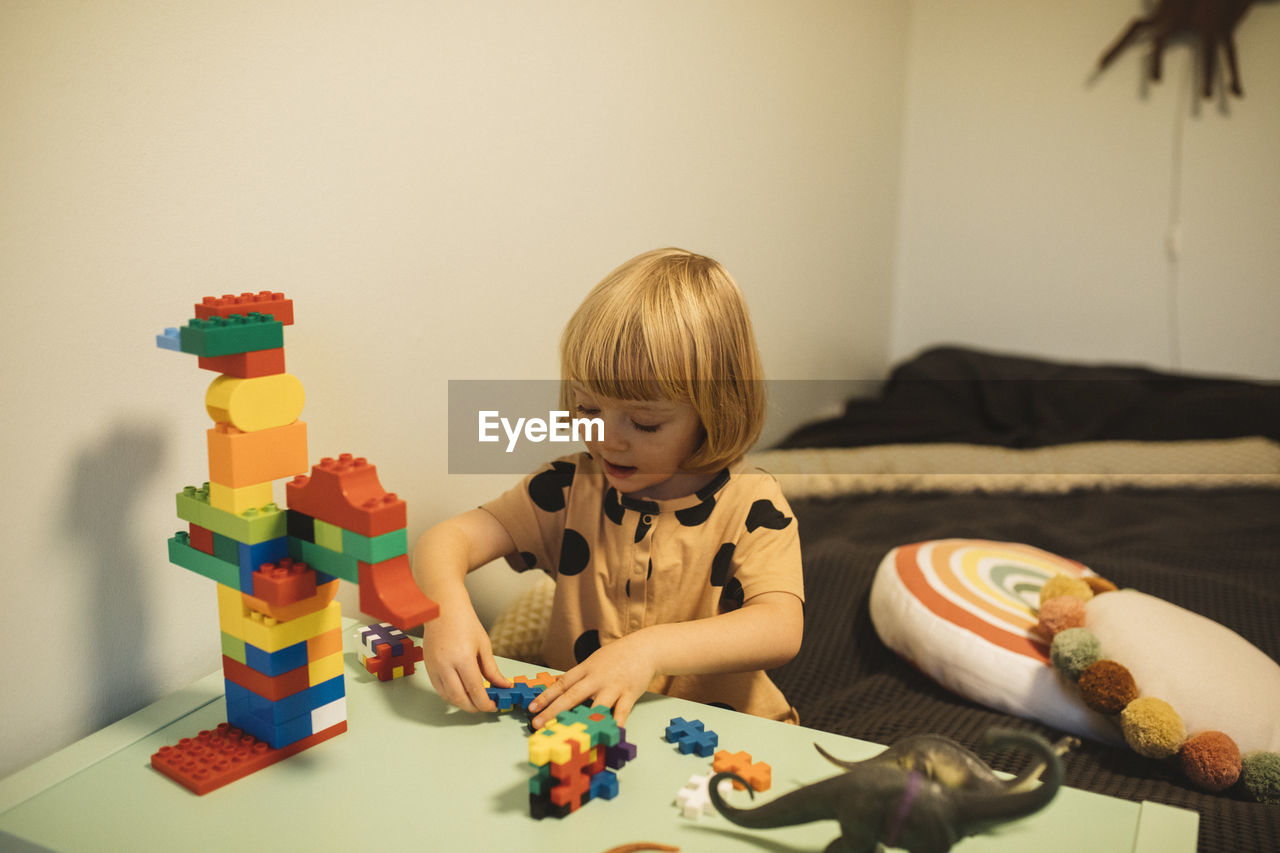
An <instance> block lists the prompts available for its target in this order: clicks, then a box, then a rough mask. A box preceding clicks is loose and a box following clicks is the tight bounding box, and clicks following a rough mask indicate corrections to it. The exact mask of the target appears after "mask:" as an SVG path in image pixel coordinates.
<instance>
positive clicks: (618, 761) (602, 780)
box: [529, 705, 636, 819]
mask: <svg viewBox="0 0 1280 853" xmlns="http://www.w3.org/2000/svg"><path fill="white" fill-rule="evenodd" d="M635 755H636V748H635V746H634V745H633V744H630V743H628V742H627V737H626V730H625V729H623V728H621V727H619V726H618V724H617V722H616V721H615V720H614V719H613V714H612V713H610V711H609V709H608V708H605V707H600V706H597V707H594V708H592V707H588V706H587V705H579V706H578V707H577V708H574V709H573V710H572V711H563V712H561V713H560V714H557V715H556V719H555V721H553V722H551V723H549V724H548V725H547V726H545V727H543V728H541V729H539V730H538V731H536V732H534V733H533V735H532V736H530V738H529V763H530V764H532V765H533V766H534V767H535V768H537V772H536V773H535V774H534V776H533V778H532V779H530V780H529V813H530V815H532V816H533V817H534V818H537V819H542V818H544V817H556V818H562V817H565V816H566V815H568V814H570V813H571V812H574V811H577V810H578V809H579V808H580V807H581V806H583V805H585V804H586V803H588V802H590V801H591V800H593V799H596V798H600V799H605V800H611V799H613V798H614V797H616V796H617V795H618V777H617V775H616V773H614V771H615V770H620V769H621V768H622V767H623V766H624V765H625V764H626V763H627V762H628V761H630V760H631V759H633V758H635Z"/></svg>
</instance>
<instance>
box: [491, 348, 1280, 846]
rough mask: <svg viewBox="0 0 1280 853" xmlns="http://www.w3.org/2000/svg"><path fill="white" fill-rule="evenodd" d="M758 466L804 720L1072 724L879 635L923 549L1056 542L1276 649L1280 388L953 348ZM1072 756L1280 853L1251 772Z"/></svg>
mask: <svg viewBox="0 0 1280 853" xmlns="http://www.w3.org/2000/svg"><path fill="white" fill-rule="evenodd" d="M752 461H754V462H755V464H757V465H759V466H760V467H762V468H764V469H765V470H767V471H770V472H771V473H772V474H774V475H775V476H776V477H777V478H778V480H779V482H780V483H781V484H782V487H783V489H784V491H785V492H786V494H787V497H788V500H789V501H790V503H791V506H792V509H793V510H794V513H795V517H796V519H797V521H798V523H799V526H800V534H801V541H802V546H803V552H804V571H805V587H806V596H807V604H806V614H805V634H804V642H803V645H802V648H801V650H800V653H799V654H798V655H797V657H796V658H795V659H794V660H793V661H791V662H790V663H788V664H787V665H786V666H783V667H781V668H779V669H777V670H775V671H773V672H772V673H771V675H772V676H773V678H774V680H775V681H776V682H777V684H778V685H779V686H780V687H781V688H782V690H783V691H784V693H786V695H787V696H788V697H789V698H790V699H791V701H792V703H793V704H794V705H795V707H796V708H797V710H798V712H799V714H800V719H801V722H802V723H803V724H805V725H806V726H810V727H812V728H817V729H820V730H824V731H830V732H834V733H838V734H842V735H848V736H851V737H856V738H861V739H864V740H868V741H872V742H876V743H883V744H886V745H889V744H893V743H895V742H897V741H898V740H900V739H902V738H904V737H906V736H909V735H912V734H917V733H925V732H928V733H935V734H941V735H945V736H948V737H950V738H953V739H955V740H957V741H959V742H961V743H963V744H965V745H966V746H969V747H970V748H974V749H976V748H978V744H979V742H980V739H981V737H982V734H983V733H984V732H985V731H986V730H987V729H988V728H990V727H992V726H1014V727H1018V728H1023V729H1030V730H1033V731H1038V732H1040V733H1041V734H1043V735H1045V736H1046V737H1049V738H1050V739H1056V738H1058V737H1059V736H1061V735H1062V734H1064V733H1066V732H1065V731H1064V730H1063V729H1061V728H1056V727H1054V726H1050V725H1046V724H1044V723H1043V722H1039V721H1037V720H1036V719H1034V718H1033V719H1028V718H1026V715H1021V716H1019V715H1014V714H1011V713H1010V712H1009V711H1008V710H997V709H996V708H993V707H991V705H989V704H986V703H983V702H978V701H975V700H973V699H971V698H966V697H965V696H962V695H959V694H958V693H957V692H955V691H953V690H951V689H948V688H946V687H943V686H941V685H940V684H939V682H938V681H936V680H935V679H934V678H931V677H929V676H928V675H926V674H924V672H923V671H922V669H921V668H919V667H918V666H917V665H916V664H914V663H911V662H908V661H907V660H906V659H905V658H904V657H903V656H901V655H899V654H897V653H895V652H894V651H893V650H891V649H890V648H889V647H888V646H886V645H885V643H884V642H883V641H882V639H881V636H880V634H879V633H878V631H877V628H876V626H875V625H874V624H873V619H872V614H871V606H870V601H871V598H872V594H871V593H872V589H873V580H874V579H875V578H876V577H877V570H878V568H879V567H880V565H881V563H882V562H883V561H885V558H886V555H888V554H889V553H890V552H892V551H893V550H894V549H895V548H898V547H899V546H905V545H908V544H909V543H918V542H927V541H933V540H952V539H967V540H980V541H996V542H1005V543H1021V544H1025V545H1027V546H1032V547H1033V548H1036V549H1043V551H1046V552H1050V553H1051V554H1054V555H1059V556H1060V557H1062V558H1066V559H1067V560H1069V561H1074V562H1076V563H1078V564H1082V565H1083V566H1086V567H1088V568H1089V569H1091V570H1092V571H1093V572H1095V573H1097V574H1098V575H1100V576H1102V577H1104V578H1107V579H1109V580H1110V581H1112V582H1114V583H1115V584H1116V585H1117V586H1119V587H1121V588H1122V589H1137V590H1141V591H1143V592H1145V593H1148V594H1150V595H1151V596H1155V597H1158V598H1159V599H1163V600H1165V601H1168V602H1171V603H1173V604H1175V605H1177V606H1179V607H1181V608H1185V609H1186V610H1189V611H1193V612H1194V613H1197V614H1200V615H1202V616H1204V617H1207V618H1208V619H1210V620H1213V621H1214V622H1216V623H1219V624H1220V625H1222V626H1226V627H1227V628H1229V629H1231V631H1233V632H1235V633H1236V634H1238V635H1239V637H1240V638H1243V640H1244V641H1247V642H1248V643H1250V644H1252V646H1254V647H1256V648H1257V649H1259V650H1261V652H1263V653H1265V657H1264V660H1265V659H1266V658H1267V657H1269V663H1273V662H1274V661H1275V660H1277V659H1280V618H1277V611H1278V610H1280V387H1278V386H1276V385H1274V384H1267V383H1253V382H1242V381H1232V380H1227V379H1216V378H1206V377H1193V376H1178V375H1172V374H1164V373H1159V372H1155V371H1150V370H1145V369H1137V368H1130V367H1114V366H1096V365H1075V364H1063V363H1058V362H1052V361H1047V360H1041V359H1029V358H1017V357H1011V356H1007V355H999V354H994V353H987V352H981V351H976V350H971V349H964V348H957V347H941V348H936V349H931V350H928V351H926V352H924V353H921V354H920V355H919V356H917V357H915V358H913V359H911V360H909V361H906V362H904V363H902V364H900V365H898V366H897V367H896V368H895V369H894V370H893V371H892V372H891V374H890V376H889V377H888V380H887V381H886V382H885V383H884V385H883V386H882V387H881V388H880V389H879V390H878V391H877V393H876V394H875V396H874V397H871V398H866V399H853V400H850V401H848V403H847V405H846V406H845V408H844V412H843V414H842V415H841V416H839V417H835V418H830V419H826V420H821V421H815V422H813V423H810V424H807V425H805V426H804V427H802V428H800V429H798V430H796V431H795V432H794V433H793V434H792V435H790V436H789V437H788V438H787V439H786V440H784V441H783V442H782V443H781V444H780V445H779V446H778V447H776V448H774V449H770V450H766V451H763V452H758V453H755V454H753V455H752ZM550 590H551V584H550V582H549V581H548V582H547V584H546V585H544V586H541V587H538V588H536V589H534V590H531V591H530V593H529V594H527V595H526V596H524V597H523V598H522V600H521V601H519V602H518V603H517V604H516V605H515V606H513V607H512V608H510V609H509V610H508V611H507V612H506V613H505V614H504V615H503V616H502V617H501V618H500V619H499V620H498V622H497V623H496V624H495V625H494V627H493V629H492V631H491V634H492V635H493V637H494V643H495V650H496V651H498V652H499V653H500V654H504V655H506V656H509V657H515V658H520V659H530V660H531V659H534V657H536V655H537V649H538V646H539V644H540V640H541V636H542V632H543V631H544V629H545V621H546V618H547V614H548V612H549V608H550ZM1266 713H1272V714H1277V715H1280V711H1277V709H1269V710H1268V711H1267V712H1266ZM1031 716H1032V717H1034V715H1031ZM1010 760H1011V761H1016V760H1017V759H1016V757H1012V756H1011V757H1010ZM992 764H993V766H995V767H997V768H998V769H1004V770H1008V771H1010V772H1014V771H1016V770H1018V769H1020V768H1018V767H1016V766H1013V765H1008V766H1006V765H1005V764H1004V762H1003V759H1002V758H1001V756H999V755H997V756H994V757H993V758H992ZM1064 769H1065V773H1066V782H1067V784H1069V785H1072V786H1074V787H1077V788H1082V789H1086V790H1090V791H1095V792H1098V793H1102V794H1107V795H1110V796H1115V797H1122V798H1126V799H1131V800H1137V801H1143V800H1152V801H1156V802H1161V803H1166V804H1169V805H1173V806H1179V807H1183V808H1188V809H1193V810H1195V811H1197V812H1199V814H1200V838H1199V847H1200V849H1201V850H1203V851H1223V853H1227V851H1231V853H1239V851H1250V850H1257V851H1274V850H1277V849H1280V805H1269V804H1264V803H1260V802H1258V801H1256V799H1254V798H1253V797H1251V796H1250V795H1249V794H1248V792H1247V791H1244V790H1242V788H1241V786H1240V785H1236V786H1234V787H1232V788H1230V789H1228V790H1226V791H1224V792H1222V793H1216V794H1215V793H1207V792H1205V791H1203V790H1199V789H1198V788H1197V787H1196V786H1194V785H1191V784H1189V783H1188V782H1187V780H1186V778H1184V775H1183V773H1182V772H1181V771H1180V770H1179V769H1178V768H1177V767H1176V766H1174V763H1173V762H1172V761H1170V760H1164V761H1159V760H1153V759H1150V758H1147V757H1144V756H1142V755H1138V754H1136V753H1135V752H1133V751H1132V750H1129V749H1127V748H1126V747H1125V745H1124V743H1123V742H1122V741H1121V742H1120V743H1119V745H1117V743H1116V739H1115V738H1110V739H1108V738H1106V737H1099V738H1093V737H1086V738H1085V739H1084V742H1083V744H1082V745H1081V746H1080V747H1079V748H1078V749H1076V750H1074V751H1072V752H1071V753H1069V754H1068V755H1067V756H1066V758H1065V760H1064Z"/></svg>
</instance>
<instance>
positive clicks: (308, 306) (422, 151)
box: [0, 0, 907, 775]
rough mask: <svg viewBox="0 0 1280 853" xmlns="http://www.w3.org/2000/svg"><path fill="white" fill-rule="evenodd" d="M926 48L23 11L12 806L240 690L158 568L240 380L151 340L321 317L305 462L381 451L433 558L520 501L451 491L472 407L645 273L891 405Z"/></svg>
mask: <svg viewBox="0 0 1280 853" xmlns="http://www.w3.org/2000/svg"><path fill="white" fill-rule="evenodd" d="M906 26H907V13H906V8H905V6H903V5H902V4H900V3H898V2H896V0H861V2H838V0H831V2H818V0H814V2H794V0H788V1H787V2H773V0H768V2H766V0H758V2H743V1H742V0H717V2H710V0H697V2H692V3H690V2H683V0H668V2H646V3H625V2H573V3H570V2H540V3H521V2H504V3H480V2H461V1H460V0H459V2H437V3H425V2H410V0H403V2H373V3H341V2H318V3H307V4H301V5H299V4H296V3H285V2H242V3H221V2H220V3H186V2H184V3H172V2H167V0H152V2H146V0H120V2H113V3H71V2H53V3H48V2H36V1H35V0H29V2H13V0H11V2H7V3H5V4H3V6H0V115H3V116H4V120H3V121H0V282H3V287H4V304H3V310H0V334H2V335H3V341H4V343H3V346H4V354H5V358H4V359H3V363H2V366H0V383H2V384H0V388H2V389H3V393H4V399H5V401H6V402H5V405H4V406H3V408H0V427H2V429H3V435H4V436H5V438H6V440H7V442H8V445H9V454H8V460H7V464H6V467H5V473H4V478H3V479H4V483H5V488H4V490H3V495H2V497H0V513H2V517H3V519H4V530H5V537H4V540H5V554H6V560H5V562H4V565H3V567H2V568H0V579H2V580H3V584H4V594H3V595H2V596H0V602H2V603H0V618H2V619H3V624H4V625H5V630H6V632H7V634H8V636H9V638H10V639H9V640H8V641H7V643H6V651H7V654H5V655H4V657H3V663H0V678H2V683H3V684H4V689H3V690H2V691H0V718H2V719H4V720H5V726H4V727H3V730H2V731H0V775H2V774H4V773H6V772H8V771H11V770H14V769H16V768H18V767H21V766H23V765H24V764H26V763H28V762H31V761H33V760H35V759H37V758H39V757H41V756H43V755H45V754H47V753H49V752H51V751H53V750H55V749H57V748H59V747H61V746H63V745H65V744H67V743H69V742H71V741H72V740H74V739H76V738H78V737H81V736H83V735H85V734H88V733H89V732H91V731H93V730H95V729H96V728H98V727H100V726H103V725H105V724H107V723H110V722H111V721H113V720H115V719H117V718H119V717H121V716H123V715H125V714H127V713H129V712H131V711H132V710H134V709H136V708H138V707H140V706H141V705H143V704H146V703H148V702H150V701H152V700H154V699H156V698H158V697H159V696H161V695H163V694H165V693H167V692H169V691H172V690H174V689H176V688H178V687H180V686H181V685H183V684H185V683H187V682H189V681H190V680H192V679H194V678H196V677H198V676H201V675H204V674H206V673H208V672H211V671H213V670H214V669H216V668H217V666H218V663H219V659H218V654H219V645H218V629H217V621H216V612H215V605H214V596H213V589H212V584H211V582H210V581H207V580H205V579H204V578H201V577H197V576H195V575H193V574H190V573H187V572H185V571H183V570H182V569H179V568H177V567H174V566H170V565H168V564H167V562H166V558H165V539H166V538H167V537H168V536H169V535H171V533H172V532H173V531H174V530H177V529H179V528H180V526H181V525H180V523H179V522H178V521H177V519H176V518H175V517H174V506H173V497H172V496H173V493H174V492H176V491H178V490H179V489H180V488H181V487H182V486H183V485H185V484H190V483H196V482H199V481H201V480H203V479H205V474H204V473H203V468H204V458H205V449H204V430H205V429H207V428H208V426H209V420H208V418H207V416H206V415H205V413H204V411H203V395H204V390H205V388H206V387H207V385H208V383H209V381H210V379H211V378H212V375H211V374H208V373H204V372H202V371H200V370H198V369H197V368H196V366H195V364H194V360H193V359H191V358H189V357H186V356H182V355H179V354H176V353H171V352H164V351H161V350H159V349H157V348H156V347H155V345H154V342H153V339H154V335H155V334H156V333H157V332H159V331H160V330H161V329H162V328H163V327H165V326H172V325H179V324H181V323H183V322H185V320H186V319H187V318H188V317H189V316H190V314H191V305H192V303H193V302H194V301H196V299H198V298H199V297H201V296H204V295H207V294H219V293H223V292H228V291H241V290H258V289H263V288H270V289H276V290H283V291H285V292H286V293H287V294H288V295H290V296H292V297H293V298H295V300H296V302H297V313H298V322H297V324H296V325H295V326H293V327H291V328H290V329H288V330H287V332H286V342H287V349H288V358H289V369H290V372H292V373H294V374H296V375H297V376H298V377H299V378H300V379H301V380H302V381H303V383H304V385H305V386H306V389H307V395H308V400H307V406H306V409H305V411H304V413H303V419H304V420H306V421H307V422H308V424H309V427H310V438H311V455H312V457H313V458H316V459H318V458H319V457H320V456H321V455H333V454H337V453H341V452H344V451H353V452H356V453H359V454H363V455H367V456H368V457H369V458H370V460H371V461H373V462H374V463H375V464H376V465H377V466H378V468H379V472H380V474H381V478H382V482H383V484H384V485H385V486H386V487H387V488H389V489H391V490H393V491H396V492H398V493H399V494H401V495H402V496H403V497H405V498H406V499H407V500H408V501H409V508H410V525H409V526H410V535H411V537H412V536H416V535H417V534H418V533H420V532H421V531H422V530H423V529H425V527H426V526H428V525H429V524H431V523H433V522H435V521H437V520H439V519H441V518H443V517H445V516H447V515H450V514H453V513H456V512H458V511H461V510H463V509H466V508H468V507H470V506H473V505H474V504H476V503H478V502H479V501H481V500H483V499H485V498H486V497H488V496H490V495H492V494H495V493H496V491H497V490H499V489H501V488H505V487H506V486H507V485H508V484H509V483H510V482H511V480H512V478H503V477H462V476H452V477H451V476H449V475H448V474H447V473H446V438H447V436H446V432H445V409H444V406H445V400H446V388H447V384H446V383H447V380H448V379H451V378H455V379H457V378H545V377H554V376H555V373H556V363H557V362H556V358H555V346H556V341H557V338H558V335H559V331H560V328H561V326H562V325H563V323H564V321H565V319H567V317H568V314H569V313H570V311H571V310H572V309H573V307H574V306H576V304H577V302H578V301H579V300H580V299H581V297H582V296H583V295H584V294H585V292H586V291H587V289H588V288H589V287H590V286H591V285H592V284H594V283H595V281H597V280H598V279H599V278H600V277H601V276H603V275H604V274H605V273H606V272H608V270H609V269H611V268H612V267H613V266H615V265H616V264H618V263H620V262H621V261H623V260H625V259H626V258H628V257H630V256H631V255H633V254H635V253H637V252H639V251H642V250H645V249H649V248H653V247H655V246H660V245H669V244H675V245H681V246H685V247H688V248H692V249H695V250H699V251H703V252H707V253H709V254H711V255H713V256H715V257H718V258H719V259H720V260H722V261H723V262H725V264H726V265H727V266H728V267H729V269H730V270H731V271H732V272H733V273H734V274H735V276H736V277H737V278H738V279H739V282H740V283H741V285H742V286H743V289H744V290H745V291H746V293H747V296H748V299H749V301H750V302H751V305H752V308H753V312H754V316H755V319H756V324H757V330H758V334H759V338H760V342H761V347H762V351H763V357H764V361H765V365H766V369H767V370H769V371H770V373H771V375H774V376H778V377H788V378H815V379H816V378H821V379H833V378H841V377H855V378H857V377H867V376H875V375H879V373H881V372H882V371H883V369H884V367H885V359H886V353H887V349H888V323H889V315H888V311H889V297H890V279H891V277H892V269H893V235H894V230H895V228H896V223H897V215H896V197H897V185H898V174H899V157H900V155H901V151H902V146H901V137H900V127H901V120H902V105H903V97H902V85H903V79H904V74H905V72H906V66H905V64H904V62H903V55H904V52H905V39H906ZM775 414H776V417H777V419H778V420H780V421H782V422H790V423H792V424H794V423H797V422H799V421H801V420H804V419H806V418H807V417H808V416H809V414H810V413H809V412H807V411H803V412H802V411H795V410H792V411H779V412H776V413H775ZM486 571H487V570H486ZM343 598H344V600H346V601H347V602H348V603H350V602H352V601H354V600H355V598H354V595H353V594H352V593H351V592H350V591H345V592H344V593H343ZM348 612H352V610H351V608H348Z"/></svg>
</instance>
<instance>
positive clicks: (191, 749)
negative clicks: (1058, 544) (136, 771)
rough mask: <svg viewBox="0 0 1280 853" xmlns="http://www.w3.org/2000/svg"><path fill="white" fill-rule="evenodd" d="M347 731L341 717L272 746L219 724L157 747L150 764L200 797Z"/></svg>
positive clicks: (228, 725) (225, 724)
mask: <svg viewBox="0 0 1280 853" xmlns="http://www.w3.org/2000/svg"><path fill="white" fill-rule="evenodd" d="M346 730H347V721H346V720H342V721H341V722H339V723H337V724H335V725H333V726H330V727H329V728H327V729H324V730H323V731H318V732H316V733H315V734H313V735H311V736H310V737H305V738H303V739H302V740H298V741H294V742H293V743H291V744H289V745H288V746H285V747H281V748H280V749H272V748H271V747H270V746H269V745H268V744H266V743H264V742H263V741H260V740H258V739H257V738H256V737H254V736H253V735H251V734H247V733H245V732H243V731H241V730H240V729H237V728H234V727H233V726H231V725H230V724H229V723H219V724H218V727H217V728H216V729H214V730H211V731H202V732H200V734H198V735H196V736H195V737H193V738H185V737H184V738H183V739H182V740H180V741H178V743H177V744H176V745H174V746H162V747H160V751H159V752H157V753H155V754H154V755H152V756H151V766H152V767H154V768H155V769H156V770H158V771H160V772H161V773H163V774H164V775H166V776H168V777H169V778H170V779H172V780H173V781H175V782H177V783H178V784H179V785H182V786H183V787H185V788H187V789H189V790H190V791H192V792H193V793H195V794H198V795H200V796H203V795H205V794H207V793H209V792H210V791H213V790H215V789H217V788H221V787H222V786H223V785H227V784H229V783H231V782H234V781H236V780H237V779H243V778H244V777H245V776H248V775H249V774H251V773H256V772H258V771H259V770H261V769H263V768H264V767H270V766H271V765H272V764H275V763H277V762H279V761H283V760H284V759H286V758H288V757H289V756H291V755H297V754H298V753H299V752H302V751H303V750H304V749H309V748H311V747H313V746H315V745H316V744H318V743H323V742H324V741H326V740H329V739H330V738H332V737H335V736H337V735H340V734H342V733H343V732H345V731H346Z"/></svg>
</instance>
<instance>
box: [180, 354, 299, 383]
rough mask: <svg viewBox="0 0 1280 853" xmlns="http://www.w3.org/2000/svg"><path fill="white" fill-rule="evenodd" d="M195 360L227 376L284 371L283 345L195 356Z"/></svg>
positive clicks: (265, 374)
mask: <svg viewBox="0 0 1280 853" xmlns="http://www.w3.org/2000/svg"><path fill="white" fill-rule="evenodd" d="M197 361H198V363H199V365H200V367H202V368H203V369H205V370H212V371H214V372H215V373H225V374H226V375H227V376H235V377H238V378H240V379H252V378H254V377H255V376H273V375H275V374H277V373H284V347H276V348H275V349H260V350H254V351H252V352H237V353H232V354H231V355H214V356H207V355H202V356H198V357H197Z"/></svg>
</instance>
